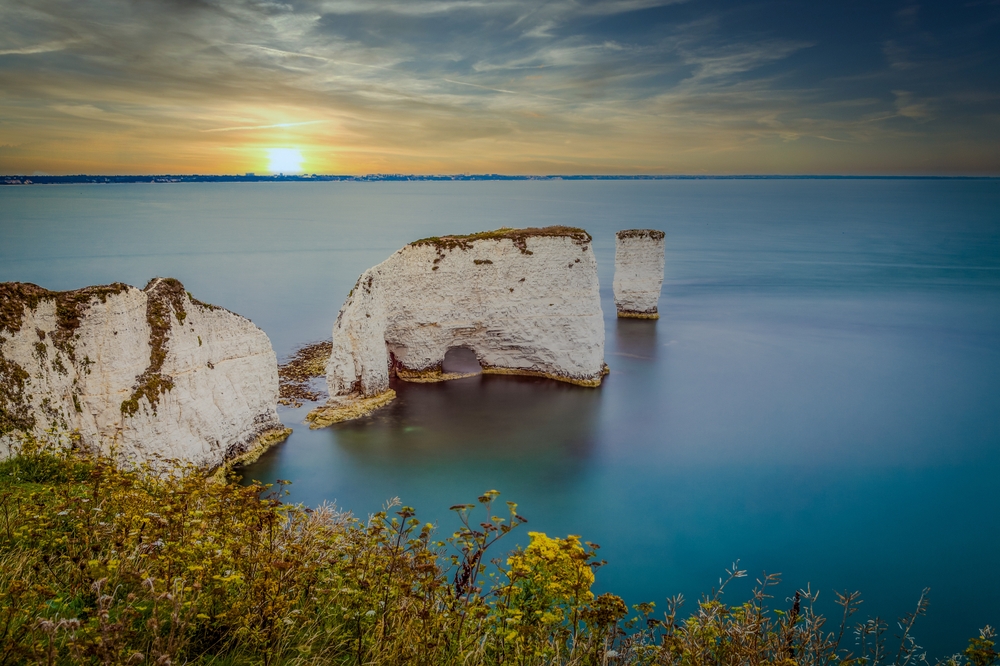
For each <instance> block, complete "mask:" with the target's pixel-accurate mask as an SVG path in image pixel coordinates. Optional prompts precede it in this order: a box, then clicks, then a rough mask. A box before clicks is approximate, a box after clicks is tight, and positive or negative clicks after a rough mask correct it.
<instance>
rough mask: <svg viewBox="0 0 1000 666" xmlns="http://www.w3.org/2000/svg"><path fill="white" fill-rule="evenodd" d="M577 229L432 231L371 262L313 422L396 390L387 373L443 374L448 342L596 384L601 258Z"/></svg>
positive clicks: (502, 365)
mask: <svg viewBox="0 0 1000 666" xmlns="http://www.w3.org/2000/svg"><path fill="white" fill-rule="evenodd" d="M590 241H591V238H590V235H589V234H588V233H587V232H585V231H583V230H582V229H573V228H569V227H547V228H544V229H500V230H498V231H492V232H484V233H480V234H472V235H469V236H443V237H440V238H428V239H424V240H420V241H416V242H414V243H410V244H409V245H407V246H405V247H404V248H402V249H401V250H399V251H398V252H396V253H395V254H393V255H392V256H391V257H389V258H388V259H386V260H385V261H384V262H382V263H381V264H379V265H378V266H375V267H373V268H370V269H368V270H367V271H365V272H364V273H363V274H362V275H361V278H360V279H359V280H358V282H357V284H356V285H355V287H354V289H353V290H352V291H351V293H350V295H349V296H348V298H347V302H346V303H345V304H344V306H343V308H341V310H340V314H339V315H338V317H337V322H336V324H334V327H333V350H332V353H331V355H330V360H329V362H328V363H327V367H326V377H327V384H328V387H329V394H330V402H329V403H328V404H327V406H325V407H323V408H320V409H318V410H316V411H314V412H313V414H312V415H311V419H312V420H313V424H314V426H317V427H319V426H322V425H328V424H329V423H333V422H336V421H341V420H346V419H348V418H356V417H358V416H361V415H363V414H365V413H368V412H369V411H371V410H372V409H374V408H376V407H378V406H381V405H383V404H385V403H386V402H388V401H390V400H391V399H392V397H393V396H394V393H393V392H392V391H391V390H390V389H389V377H390V373H393V372H394V373H396V374H397V376H398V377H399V378H400V379H404V380H408V381H441V380H445V379H452V378H455V377H457V376H461V375H451V374H446V373H444V372H443V369H442V363H443V361H444V357H445V354H446V352H447V351H448V350H449V349H452V348H456V347H459V348H462V347H464V348H467V349H471V350H472V351H474V352H475V354H476V357H477V358H478V360H479V363H480V365H481V366H482V369H483V372H484V373H494V374H521V375H536V376H544V377H550V378H553V379H558V380H561V381H566V382H571V383H574V384H579V385H582V386H598V385H599V384H600V383H601V379H602V377H603V376H604V374H605V372H606V368H605V365H604V322H603V315H602V313H601V302H600V294H599V290H598V282H597V262H596V261H595V259H594V253H593V251H592V250H591V246H590Z"/></svg>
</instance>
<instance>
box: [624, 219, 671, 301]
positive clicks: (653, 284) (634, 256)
mask: <svg viewBox="0 0 1000 666" xmlns="http://www.w3.org/2000/svg"><path fill="white" fill-rule="evenodd" d="M663 236H664V234H663V232H662V231H657V230H656V229H625V230H624V231H619V232H618V233H617V234H615V281H614V291H615V308H616V309H617V310H618V316H619V317H630V318H634V319H659V318H660V314H659V312H658V310H657V303H658V301H659V300H660V287H661V286H662V285H663Z"/></svg>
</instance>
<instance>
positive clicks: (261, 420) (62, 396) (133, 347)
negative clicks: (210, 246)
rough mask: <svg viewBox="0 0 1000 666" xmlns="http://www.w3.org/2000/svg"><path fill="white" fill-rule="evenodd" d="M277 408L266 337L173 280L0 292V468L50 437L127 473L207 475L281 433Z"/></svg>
mask: <svg viewBox="0 0 1000 666" xmlns="http://www.w3.org/2000/svg"><path fill="white" fill-rule="evenodd" d="M277 399H278V373H277V360H276V358H275V355H274V351H273V350H272V349H271V343H270V340H268V338H267V335H265V334H264V332H263V331H261V330H260V329H259V328H257V327H256V326H254V325H253V323H251V322H250V321H249V320H247V319H245V318H243V317H241V316H239V315H237V314H234V313H232V312H229V311H228V310H224V309H222V308H219V307H216V306H212V305H207V304H205V303H201V302H199V301H197V300H195V299H193V298H192V297H191V296H190V295H189V294H187V293H186V292H185V291H184V287H183V285H181V283H180V282H178V281H177V280H173V279H169V278H156V279H154V280H152V281H151V282H150V283H149V284H148V285H147V286H146V288H145V289H142V290H140V289H136V288H135V287H130V286H128V285H125V284H121V283H116V284H112V285H106V286H100V287H88V288H85V289H80V290H76V291H66V292H53V291H48V290H46V289H43V288H41V287H38V286H36V285H33V284H23V283H17V282H11V283H4V284H0V458H4V457H7V456H8V455H11V454H12V453H13V452H15V451H16V450H17V447H18V445H19V443H20V442H21V439H22V437H23V435H24V434H26V433H27V434H32V435H34V436H36V437H39V438H44V437H47V436H48V437H50V438H51V436H52V434H53V433H54V434H55V435H57V436H59V437H61V438H62V439H63V440H64V442H67V440H74V441H75V442H76V443H78V444H79V445H82V446H84V447H86V448H87V449H88V450H97V449H100V450H102V451H103V452H105V453H113V454H114V455H116V456H118V457H119V458H120V459H121V460H123V461H127V462H144V461H155V460H156V459H157V458H163V459H179V460H183V461H189V462H193V463H195V464H197V465H202V466H206V467H215V466H218V465H219V464H221V463H223V462H225V461H227V460H230V459H232V458H234V457H237V456H240V455H241V454H244V453H246V452H247V451H249V450H252V449H253V448H254V447H255V446H258V445H259V444H260V443H261V442H262V441H265V440H267V439H274V438H279V437H280V436H281V435H284V434H286V433H287V431H285V429H284V428H283V426H282V425H281V423H280V422H279V420H278V415H277V412H276V411H275V406H276V403H277ZM47 433H48V434H47ZM67 443H68V442H67Z"/></svg>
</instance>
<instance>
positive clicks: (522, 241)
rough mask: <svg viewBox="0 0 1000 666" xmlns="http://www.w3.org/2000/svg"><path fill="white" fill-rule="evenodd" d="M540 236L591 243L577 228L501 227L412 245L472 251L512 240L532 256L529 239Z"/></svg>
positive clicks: (584, 232)
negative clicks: (475, 246)
mask: <svg viewBox="0 0 1000 666" xmlns="http://www.w3.org/2000/svg"><path fill="white" fill-rule="evenodd" d="M540 236H564V237H569V238H572V239H573V241H575V242H576V243H579V244H583V245H586V244H587V243H589V242H590V240H591V238H590V234H588V233H587V232H586V231H584V230H583V229H577V228H576V227H565V226H551V227H527V228H524V229H512V228H510V227H501V228H500V229H495V230H493V231H480V232H478V233H474V234H466V235H460V236H431V237H430V238H421V239H420V240H417V241H413V242H412V243H410V245H413V246H420V245H431V246H434V247H436V248H437V249H438V250H439V251H440V250H455V249H459V250H470V249H472V244H473V243H475V242H476V241H480V240H504V239H506V240H510V241H512V242H513V243H514V246H515V247H517V248H518V249H519V250H520V251H521V253H522V254H531V250H529V249H528V245H527V239H528V238H534V237H540Z"/></svg>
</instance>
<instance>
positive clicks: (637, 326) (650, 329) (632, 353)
mask: <svg viewBox="0 0 1000 666" xmlns="http://www.w3.org/2000/svg"><path fill="white" fill-rule="evenodd" d="M615 322H616V323H615V336H614V338H612V340H609V342H614V345H615V351H614V352H613V353H614V354H615V355H616V356H624V357H626V358H637V359H640V360H643V361H653V360H655V359H656V356H657V351H658V347H659V345H658V343H657V336H656V324H657V322H656V320H650V319H616V320H615Z"/></svg>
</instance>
